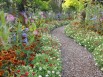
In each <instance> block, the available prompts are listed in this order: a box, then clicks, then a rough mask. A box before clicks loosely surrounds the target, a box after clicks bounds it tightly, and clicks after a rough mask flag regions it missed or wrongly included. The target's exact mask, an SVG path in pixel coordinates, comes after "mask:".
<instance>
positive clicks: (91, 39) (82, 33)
mask: <svg viewBox="0 0 103 77" xmlns="http://www.w3.org/2000/svg"><path fill="white" fill-rule="evenodd" d="M65 34H66V35H67V36H68V37H71V38H73V39H74V40H76V42H77V43H79V44H80V45H82V46H85V47H86V48H87V49H88V50H89V51H90V52H91V53H92V54H93V55H94V60H96V65H98V66H99V67H100V68H101V70H103V59H102V58H103V52H102V49H103V48H102V47H103V36H101V35H99V34H97V33H95V32H93V31H91V30H87V29H84V28H80V27H78V26H73V25H71V24H69V25H67V26H66V28H65Z"/></svg>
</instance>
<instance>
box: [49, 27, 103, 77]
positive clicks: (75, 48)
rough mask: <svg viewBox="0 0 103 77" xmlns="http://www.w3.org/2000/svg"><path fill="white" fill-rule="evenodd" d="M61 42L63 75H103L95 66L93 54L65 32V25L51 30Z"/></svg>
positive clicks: (100, 76)
mask: <svg viewBox="0 0 103 77" xmlns="http://www.w3.org/2000/svg"><path fill="white" fill-rule="evenodd" d="M51 34H52V36H56V37H57V38H58V39H59V41H60V42H61V44H62V46H61V54H62V77H103V73H102V72H101V71H100V70H99V69H98V67H97V66H95V61H94V60H93V56H92V55H91V54H90V53H89V52H88V51H87V50H86V48H84V47H82V46H80V45H79V44H77V43H76V42H75V41H74V40H73V39H71V38H68V37H67V36H66V35H65V34H64V27H60V28H57V29H55V30H53V31H52V32H51Z"/></svg>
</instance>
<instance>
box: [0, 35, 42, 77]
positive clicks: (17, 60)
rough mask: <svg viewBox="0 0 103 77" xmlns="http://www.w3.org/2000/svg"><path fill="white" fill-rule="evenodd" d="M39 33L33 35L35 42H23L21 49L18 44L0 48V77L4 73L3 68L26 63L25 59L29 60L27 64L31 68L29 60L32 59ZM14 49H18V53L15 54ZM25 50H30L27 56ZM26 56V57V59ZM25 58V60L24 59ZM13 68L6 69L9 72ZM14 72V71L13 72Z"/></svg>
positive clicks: (38, 40) (37, 43)
mask: <svg viewBox="0 0 103 77" xmlns="http://www.w3.org/2000/svg"><path fill="white" fill-rule="evenodd" d="M40 37H41V36H40V35H37V36H36V37H35V40H36V41H35V42H33V43H31V44H30V45H29V46H26V44H23V50H24V52H23V51H22V48H21V47H20V46H16V45H14V46H12V48H10V49H8V50H1V51H0V77H2V76H3V74H4V73H5V70H8V69H9V70H10V69H11V68H14V69H15V67H16V66H18V65H26V61H27V62H29V63H28V65H30V66H31V67H32V68H33V65H32V64H31V61H32V60H34V58H35V56H36V55H35V54H36V51H37V50H38V49H37V48H39V47H38V45H39V42H40ZM16 50H19V51H20V54H17V52H16ZM25 51H27V52H30V51H32V52H31V53H30V54H29V56H27V53H25ZM26 58H27V59H26ZM25 59H26V61H24V60H25ZM13 71H15V70H12V69H11V71H8V72H9V73H10V74H11V72H13ZM14 74H15V72H14Z"/></svg>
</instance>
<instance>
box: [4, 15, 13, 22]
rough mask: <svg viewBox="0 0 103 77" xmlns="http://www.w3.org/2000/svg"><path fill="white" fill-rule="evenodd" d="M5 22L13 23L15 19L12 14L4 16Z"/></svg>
mask: <svg viewBox="0 0 103 77" xmlns="http://www.w3.org/2000/svg"><path fill="white" fill-rule="evenodd" d="M6 20H7V22H13V21H14V20H15V17H14V16H13V15H12V14H8V15H7V16H6Z"/></svg>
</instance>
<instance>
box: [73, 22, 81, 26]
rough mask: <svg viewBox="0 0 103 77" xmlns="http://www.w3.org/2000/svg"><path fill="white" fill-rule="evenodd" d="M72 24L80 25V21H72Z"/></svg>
mask: <svg viewBox="0 0 103 77" xmlns="http://www.w3.org/2000/svg"><path fill="white" fill-rule="evenodd" d="M72 25H73V26H79V25H80V22H73V23H72Z"/></svg>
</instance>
